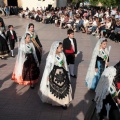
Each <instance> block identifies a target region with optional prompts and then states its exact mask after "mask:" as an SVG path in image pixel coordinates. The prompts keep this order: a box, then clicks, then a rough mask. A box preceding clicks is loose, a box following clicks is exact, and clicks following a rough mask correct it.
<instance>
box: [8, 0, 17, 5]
mask: <svg viewBox="0 0 120 120" xmlns="http://www.w3.org/2000/svg"><path fill="white" fill-rule="evenodd" d="M7 3H8V6H18V1H17V0H7Z"/></svg>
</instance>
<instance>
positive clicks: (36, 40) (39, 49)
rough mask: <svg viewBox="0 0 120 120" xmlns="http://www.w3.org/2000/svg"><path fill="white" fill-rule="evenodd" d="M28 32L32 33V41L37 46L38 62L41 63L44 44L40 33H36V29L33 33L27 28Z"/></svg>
mask: <svg viewBox="0 0 120 120" xmlns="http://www.w3.org/2000/svg"><path fill="white" fill-rule="evenodd" d="M26 33H29V34H30V38H31V42H32V43H33V45H34V47H35V51H36V55H37V58H38V62H39V64H40V63H41V57H42V44H41V42H40V40H39V38H38V35H37V34H36V32H35V31H34V32H33V33H31V32H30V31H29V30H27V31H26Z"/></svg>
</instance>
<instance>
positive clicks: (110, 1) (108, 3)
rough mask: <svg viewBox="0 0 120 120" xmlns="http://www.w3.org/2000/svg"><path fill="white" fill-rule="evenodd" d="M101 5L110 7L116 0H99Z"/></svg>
mask: <svg viewBox="0 0 120 120" xmlns="http://www.w3.org/2000/svg"><path fill="white" fill-rule="evenodd" d="M99 1H100V2H101V3H102V4H103V6H106V7H111V6H114V5H116V0H99Z"/></svg>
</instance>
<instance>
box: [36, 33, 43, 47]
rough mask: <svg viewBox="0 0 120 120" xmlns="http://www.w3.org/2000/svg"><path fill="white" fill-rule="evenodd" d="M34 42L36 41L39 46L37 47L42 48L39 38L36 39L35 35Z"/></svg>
mask: <svg viewBox="0 0 120 120" xmlns="http://www.w3.org/2000/svg"><path fill="white" fill-rule="evenodd" d="M35 40H36V42H37V43H38V44H39V46H40V47H42V44H41V42H40V40H39V38H38V35H36V38H35Z"/></svg>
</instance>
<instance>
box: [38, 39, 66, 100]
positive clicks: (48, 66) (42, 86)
mask: <svg viewBox="0 0 120 120" xmlns="http://www.w3.org/2000/svg"><path fill="white" fill-rule="evenodd" d="M60 42H61V41H55V42H54V43H53V44H52V46H51V48H50V52H49V54H48V56H47V59H46V65H45V69H44V73H43V77H42V80H41V83H40V89H39V91H38V94H39V96H40V98H41V100H42V101H43V102H47V100H48V98H47V96H48V91H49V88H48V87H47V86H48V85H49V80H48V78H49V74H50V72H51V71H52V69H53V67H54V62H55V55H56V49H57V47H58V46H59V43H60ZM61 54H62V55H64V53H63V52H62V53H61ZM64 61H66V59H65V56H64ZM65 68H66V70H67V63H66V62H65ZM41 93H42V94H41Z"/></svg>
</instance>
